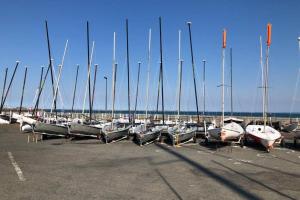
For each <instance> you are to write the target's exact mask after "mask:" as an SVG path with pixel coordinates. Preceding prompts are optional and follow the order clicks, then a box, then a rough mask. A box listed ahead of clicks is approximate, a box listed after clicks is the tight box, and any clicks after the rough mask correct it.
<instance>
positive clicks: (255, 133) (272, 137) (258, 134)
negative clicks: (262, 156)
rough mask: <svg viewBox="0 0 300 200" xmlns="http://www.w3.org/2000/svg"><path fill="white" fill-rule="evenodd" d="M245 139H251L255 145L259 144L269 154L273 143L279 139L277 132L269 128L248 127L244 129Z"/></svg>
mask: <svg viewBox="0 0 300 200" xmlns="http://www.w3.org/2000/svg"><path fill="white" fill-rule="evenodd" d="M246 138H247V139H249V138H251V139H252V140H254V142H256V143H261V144H262V145H263V146H264V147H265V148H266V150H267V151H268V152H269V151H270V150H271V149H272V148H273V145H274V143H275V142H277V141H278V140H280V139H281V134H280V132H279V131H277V130H275V129H274V128H272V127H270V126H264V125H248V126H247V127H246Z"/></svg>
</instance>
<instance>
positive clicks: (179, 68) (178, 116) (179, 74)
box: [177, 30, 183, 120]
mask: <svg viewBox="0 0 300 200" xmlns="http://www.w3.org/2000/svg"><path fill="white" fill-rule="evenodd" d="M182 63H183V60H182V59H181V30H179V31H178V111H177V118H178V120H179V118H180V106H181V105H180V103H181V101H180V100H181V83H182Z"/></svg>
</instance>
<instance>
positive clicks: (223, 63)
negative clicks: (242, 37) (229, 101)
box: [221, 29, 226, 127]
mask: <svg viewBox="0 0 300 200" xmlns="http://www.w3.org/2000/svg"><path fill="white" fill-rule="evenodd" d="M225 49H226V30H225V29H224V30H223V44H222V85H221V87H222V118H221V125H222V126H221V127H223V126H224V92H225V91H224V84H225V83H224V81H225V80H224V71H225Z"/></svg>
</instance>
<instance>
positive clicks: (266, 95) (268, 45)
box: [264, 23, 272, 130]
mask: <svg viewBox="0 0 300 200" xmlns="http://www.w3.org/2000/svg"><path fill="white" fill-rule="evenodd" d="M271 31H272V25H271V24H270V23H268V25H267V52H266V65H265V70H264V74H265V75H264V76H265V79H264V82H265V85H264V93H265V97H264V98H265V102H264V103H265V105H264V107H265V113H264V116H265V117H264V130H265V127H266V124H267V112H268V103H269V102H268V86H269V83H268V76H269V74H268V73H269V51H270V45H271Z"/></svg>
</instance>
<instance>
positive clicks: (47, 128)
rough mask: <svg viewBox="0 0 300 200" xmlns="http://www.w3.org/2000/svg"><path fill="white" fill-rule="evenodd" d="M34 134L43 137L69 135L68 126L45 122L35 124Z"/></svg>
mask: <svg viewBox="0 0 300 200" xmlns="http://www.w3.org/2000/svg"><path fill="white" fill-rule="evenodd" d="M34 132H39V133H41V134H45V135H51V136H59V137H67V136H68V135H69V130H68V126H66V125H63V124H50V123H45V122H39V121H38V122H36V124H35V126H34Z"/></svg>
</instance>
